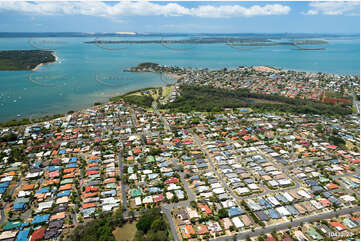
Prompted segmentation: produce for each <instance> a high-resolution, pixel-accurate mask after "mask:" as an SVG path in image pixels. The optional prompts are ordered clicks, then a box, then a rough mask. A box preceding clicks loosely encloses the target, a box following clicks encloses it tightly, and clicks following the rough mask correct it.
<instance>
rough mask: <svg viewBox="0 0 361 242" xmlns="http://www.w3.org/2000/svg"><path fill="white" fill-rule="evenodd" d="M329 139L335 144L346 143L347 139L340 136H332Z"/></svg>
mask: <svg viewBox="0 0 361 242" xmlns="http://www.w3.org/2000/svg"><path fill="white" fill-rule="evenodd" d="M328 140H329V141H330V142H331V143H332V144H334V145H337V146H339V145H345V144H346V141H345V140H344V139H342V138H340V137H338V136H330V137H329V138H328Z"/></svg>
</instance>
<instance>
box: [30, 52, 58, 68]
mask: <svg viewBox="0 0 361 242" xmlns="http://www.w3.org/2000/svg"><path fill="white" fill-rule="evenodd" d="M51 54H52V55H53V56H54V57H55V61H49V62H45V63H40V64H38V65H37V66H35V67H34V68H33V69H31V70H32V71H36V70H38V69H39V68H40V67H42V66H44V65H49V64H54V63H56V62H57V61H58V60H59V58H58V57H57V56H56V55H55V54H54V53H51Z"/></svg>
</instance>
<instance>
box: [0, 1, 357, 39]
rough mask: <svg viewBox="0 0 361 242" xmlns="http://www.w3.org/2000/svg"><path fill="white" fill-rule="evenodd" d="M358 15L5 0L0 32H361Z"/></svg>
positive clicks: (237, 6)
mask: <svg viewBox="0 0 361 242" xmlns="http://www.w3.org/2000/svg"><path fill="white" fill-rule="evenodd" d="M359 13H360V4H359V2H358V1H356V2H339V1H338V2H324V1H323V2H289V1H268V2H229V1H227V2H214V1H212V2H204V1H202V2H196V1H195V2H182V1H175V2H174V1H173V2H172V1H169V2H164V1H162V2H160V1H132V2H131V1H121V2H100V1H92V2H58V1H49V2H43V1H41V2H25V1H0V31H1V32H167V33H171V32H174V33H176V32H182V33H184V32H188V33H283V32H289V33H359V30H360V15H359Z"/></svg>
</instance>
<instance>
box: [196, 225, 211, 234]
mask: <svg viewBox="0 0 361 242" xmlns="http://www.w3.org/2000/svg"><path fill="white" fill-rule="evenodd" d="M196 230H197V234H198V235H204V234H208V233H209V231H208V228H207V226H206V225H203V224H199V225H197V226H196Z"/></svg>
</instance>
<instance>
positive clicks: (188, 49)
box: [0, 37, 360, 121]
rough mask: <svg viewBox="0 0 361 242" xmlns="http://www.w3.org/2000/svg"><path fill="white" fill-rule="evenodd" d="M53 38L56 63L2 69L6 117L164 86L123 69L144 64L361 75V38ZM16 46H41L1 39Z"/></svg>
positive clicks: (2, 44) (0, 115)
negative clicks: (309, 43)
mask: <svg viewBox="0 0 361 242" xmlns="http://www.w3.org/2000/svg"><path fill="white" fill-rule="evenodd" d="M152 38H153V39H160V38H157V37H152ZM122 39H126V37H124V38H122ZM132 39H134V37H133V38H132ZM143 39H144V37H143ZM147 39H150V38H147ZM41 40H46V38H41ZM41 40H39V43H41ZM49 40H51V41H53V42H56V41H59V43H60V44H54V43H49V44H48V45H47V44H46V43H45V41H44V43H41V44H40V45H39V44H37V45H36V47H44V48H48V47H49V46H51V45H53V47H55V48H56V50H55V54H56V56H58V58H59V60H58V61H57V62H56V63H55V64H50V65H45V66H42V67H40V68H39V69H38V70H37V71H0V121H5V120H10V119H13V118H16V117H17V115H18V116H20V115H21V116H20V117H21V118H23V117H32V116H41V115H45V114H56V113H64V112H67V111H69V110H78V109H81V108H85V107H89V106H92V105H93V104H94V103H95V102H104V101H107V100H108V99H109V97H111V96H114V95H119V94H122V93H125V92H128V91H132V90H136V89H140V88H145V87H155V86H161V85H164V82H162V81H161V79H160V76H159V75H158V74H155V73H128V72H123V70H124V69H127V68H129V67H131V66H135V65H138V64H139V63H141V62H155V63H159V64H164V65H177V66H183V67H197V68H209V69H218V68H224V67H227V68H235V67H237V66H240V65H245V66H250V65H270V66H275V67H278V68H284V69H293V70H299V71H308V72H326V73H335V74H354V75H359V73H360V69H359V68H360V55H359V53H360V40H359V39H342V38H340V39H337V38H334V39H330V40H328V41H329V44H328V45H327V46H326V48H327V49H326V50H319V51H300V50H295V47H290V46H272V47H260V48H255V49H252V50H238V49H234V48H231V47H229V46H227V45H225V44H201V45H192V44H188V45H187V44H184V45H180V44H178V45H174V44H167V45H166V46H163V45H161V44H122V45H117V46H114V45H113V46H111V45H109V46H108V47H109V48H119V47H122V48H124V49H119V50H107V49H104V48H100V47H101V46H100V47H98V46H97V45H95V44H84V43H83V42H85V41H89V40H93V39H90V38H50V39H49ZM36 41H37V40H35V43H37V42H36ZM51 41H50V42H51ZM33 43H34V42H33ZM42 45H43V46H42ZM167 47H169V48H167ZM174 48H179V50H174ZM10 49H35V48H34V46H32V45H31V44H30V43H29V40H28V39H27V38H0V50H10ZM96 77H98V80H97V79H96ZM99 80H100V81H99Z"/></svg>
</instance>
